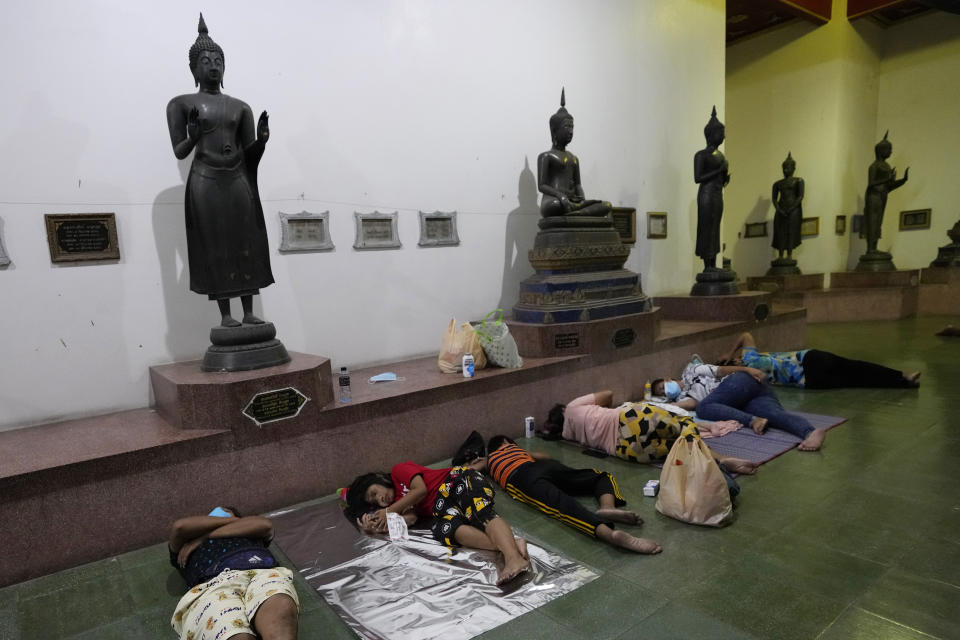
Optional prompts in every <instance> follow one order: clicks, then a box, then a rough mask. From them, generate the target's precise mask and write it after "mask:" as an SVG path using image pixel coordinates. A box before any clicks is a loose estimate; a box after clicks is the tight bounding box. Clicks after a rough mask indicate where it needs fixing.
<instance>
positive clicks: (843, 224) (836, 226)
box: [833, 216, 847, 236]
mask: <svg viewBox="0 0 960 640" xmlns="http://www.w3.org/2000/svg"><path fill="white" fill-rule="evenodd" d="M833 230H834V231H835V232H836V233H837V235H838V236H842V235H843V234H845V233H846V232H847V216H837V219H836V221H835V222H834V223H833Z"/></svg>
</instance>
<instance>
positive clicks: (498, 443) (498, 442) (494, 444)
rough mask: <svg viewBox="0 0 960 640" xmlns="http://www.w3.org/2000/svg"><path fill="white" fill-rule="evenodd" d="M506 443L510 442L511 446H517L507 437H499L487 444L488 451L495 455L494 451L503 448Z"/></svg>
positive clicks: (493, 438)
mask: <svg viewBox="0 0 960 640" xmlns="http://www.w3.org/2000/svg"><path fill="white" fill-rule="evenodd" d="M504 442H509V443H510V444H517V443H516V442H514V441H513V440H511V439H510V438H508V437H507V436H504V435H497V436H493V437H492V438H490V442H488V443H487V451H488V452H490V453H493V452H494V451H496V450H497V449H499V448H500V447H502V446H503V443H504Z"/></svg>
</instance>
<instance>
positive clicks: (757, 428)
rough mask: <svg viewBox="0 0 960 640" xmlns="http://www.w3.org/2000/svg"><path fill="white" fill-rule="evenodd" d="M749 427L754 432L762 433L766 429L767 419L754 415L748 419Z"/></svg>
mask: <svg viewBox="0 0 960 640" xmlns="http://www.w3.org/2000/svg"><path fill="white" fill-rule="evenodd" d="M750 428H751V429H753V430H754V432H755V433H761V434H762V433H763V432H764V431H766V430H767V419H766V418H761V417H760V416H756V417H754V419H753V420H751V421H750Z"/></svg>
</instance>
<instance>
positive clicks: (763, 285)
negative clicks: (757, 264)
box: [747, 272, 823, 294]
mask: <svg viewBox="0 0 960 640" xmlns="http://www.w3.org/2000/svg"><path fill="white" fill-rule="evenodd" d="M747 289H749V290H750V291H769V292H770V293H774V294H777V293H793V292H796V291H808V290H811V289H823V274H822V273H804V274H787V275H770V274H769V272H768V273H767V275H765V276H751V277H749V278H747Z"/></svg>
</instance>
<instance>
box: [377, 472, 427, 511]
mask: <svg viewBox="0 0 960 640" xmlns="http://www.w3.org/2000/svg"><path fill="white" fill-rule="evenodd" d="M426 496H427V483H425V482H424V481H423V476H421V475H416V476H413V477H412V478H410V491H408V492H407V495H405V496H403V497H402V498H400V499H399V500H397V501H396V502H394V503H393V504H392V505H390V506H389V507H387V508H386V509H384V511H390V512H391V513H399V514H400V515H403V514H404V513H406V512H407V511H408V510H410V509H413V508H414V507H415V506H416V505H417V503H419V502H420V501H421V500H423V499H424V498H425V497H426ZM384 517H386V516H384Z"/></svg>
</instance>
